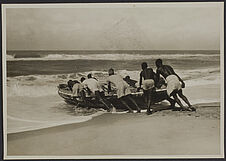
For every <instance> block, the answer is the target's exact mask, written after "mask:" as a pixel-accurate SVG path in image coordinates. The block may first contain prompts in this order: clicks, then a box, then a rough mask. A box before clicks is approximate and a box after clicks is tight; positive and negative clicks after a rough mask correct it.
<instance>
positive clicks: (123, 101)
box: [119, 97, 133, 113]
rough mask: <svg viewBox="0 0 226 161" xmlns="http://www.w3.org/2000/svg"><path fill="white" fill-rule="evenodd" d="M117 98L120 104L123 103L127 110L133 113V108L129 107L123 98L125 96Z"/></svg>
mask: <svg viewBox="0 0 226 161" xmlns="http://www.w3.org/2000/svg"><path fill="white" fill-rule="evenodd" d="M119 99H120V101H121V102H122V104H123V105H124V106H126V107H127V109H128V110H129V112H131V113H133V110H132V109H131V108H130V107H129V105H128V104H127V103H126V101H125V100H124V99H125V98H123V97H121V98H119Z"/></svg>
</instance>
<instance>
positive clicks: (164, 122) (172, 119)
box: [7, 84, 221, 158]
mask: <svg viewBox="0 0 226 161" xmlns="http://www.w3.org/2000/svg"><path fill="white" fill-rule="evenodd" d="M184 91H185V92H184V93H185V95H187V96H188V98H189V99H190V100H193V101H191V102H194V105H195V107H196V108H197V111H196V112H187V111H183V112H180V111H172V110H162V111H157V112H155V113H154V114H152V115H146V114H145V113H141V114H138V113H133V114H128V113H124V114H118V113H116V114H111V113H105V114H102V115H100V116H96V117H94V118H93V119H91V120H88V121H85V122H81V123H72V124H67V125H60V126H54V127H50V128H43V129H39V130H32V131H27V132H19V133H11V134H8V136H7V154H8V155H9V156H11V157H13V156H29V158H30V157H31V158H32V157H35V156H47V157H48V156H61V157H63V156H72V158H73V157H79V156H89V157H91V158H92V157H95V156H98V155H104V156H106V157H107V158H108V157H109V156H111V155H113V156H117V155H120V156H122V157H123V156H124V155H131V157H133V156H135V155H138V157H139V155H140V157H142V156H143V155H150V156H152V157H155V156H165V155H169V156H175V155H178V156H182V157H183V156H187V155H190V156H191V157H199V156H209V155H213V156H219V155H220V154H221V150H220V147H221V146H220V142H221V140H220V100H219V97H220V86H219V85H216V84H212V85H211V84H209V85H208V86H206V85H202V86H192V87H187V88H185V90H184ZM206 98H208V99H209V103H208V101H207V100H208V99H206ZM204 99H205V100H206V102H207V103H205V102H202V103H201V102H200V101H198V100H204ZM195 100H196V101H198V102H197V103H195ZM213 100H216V101H215V102H213ZM217 100H218V101H217ZM159 107H160V106H159V105H155V109H158V108H159ZM44 158H45V157H44ZM97 158H98V157H97Z"/></svg>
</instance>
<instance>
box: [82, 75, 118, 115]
mask: <svg viewBox="0 0 226 161" xmlns="http://www.w3.org/2000/svg"><path fill="white" fill-rule="evenodd" d="M82 84H83V86H84V88H88V89H89V90H90V92H91V93H93V94H94V95H95V98H96V99H97V100H99V101H100V102H101V103H102V104H104V106H105V107H106V109H107V111H108V112H110V111H115V107H114V106H113V105H112V104H111V103H110V102H109V101H107V100H106V99H105V98H104V97H105V96H104V91H103V89H102V88H101V86H100V83H99V82H98V80H97V79H96V78H93V77H92V76H91V74H89V75H88V79H86V80H84V81H83V82H82Z"/></svg>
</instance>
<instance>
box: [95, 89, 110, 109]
mask: <svg viewBox="0 0 226 161" xmlns="http://www.w3.org/2000/svg"><path fill="white" fill-rule="evenodd" d="M95 95H96V98H97V99H98V100H99V101H100V102H101V103H103V105H104V106H105V107H106V109H107V111H108V112H110V111H111V110H110V109H111V108H110V106H111V104H110V103H108V101H107V100H106V99H105V98H103V97H102V96H101V93H100V92H99V91H96V92H95Z"/></svg>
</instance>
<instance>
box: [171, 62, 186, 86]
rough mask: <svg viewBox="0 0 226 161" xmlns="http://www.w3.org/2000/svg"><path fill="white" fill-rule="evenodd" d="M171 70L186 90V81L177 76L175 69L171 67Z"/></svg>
mask: <svg viewBox="0 0 226 161" xmlns="http://www.w3.org/2000/svg"><path fill="white" fill-rule="evenodd" d="M170 68H171V71H172V72H173V74H174V75H176V76H177V78H178V79H179V81H180V82H181V83H182V88H184V87H185V83H184V81H183V80H182V79H181V77H180V76H179V75H177V73H175V71H174V70H173V68H172V67H171V66H170Z"/></svg>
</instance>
